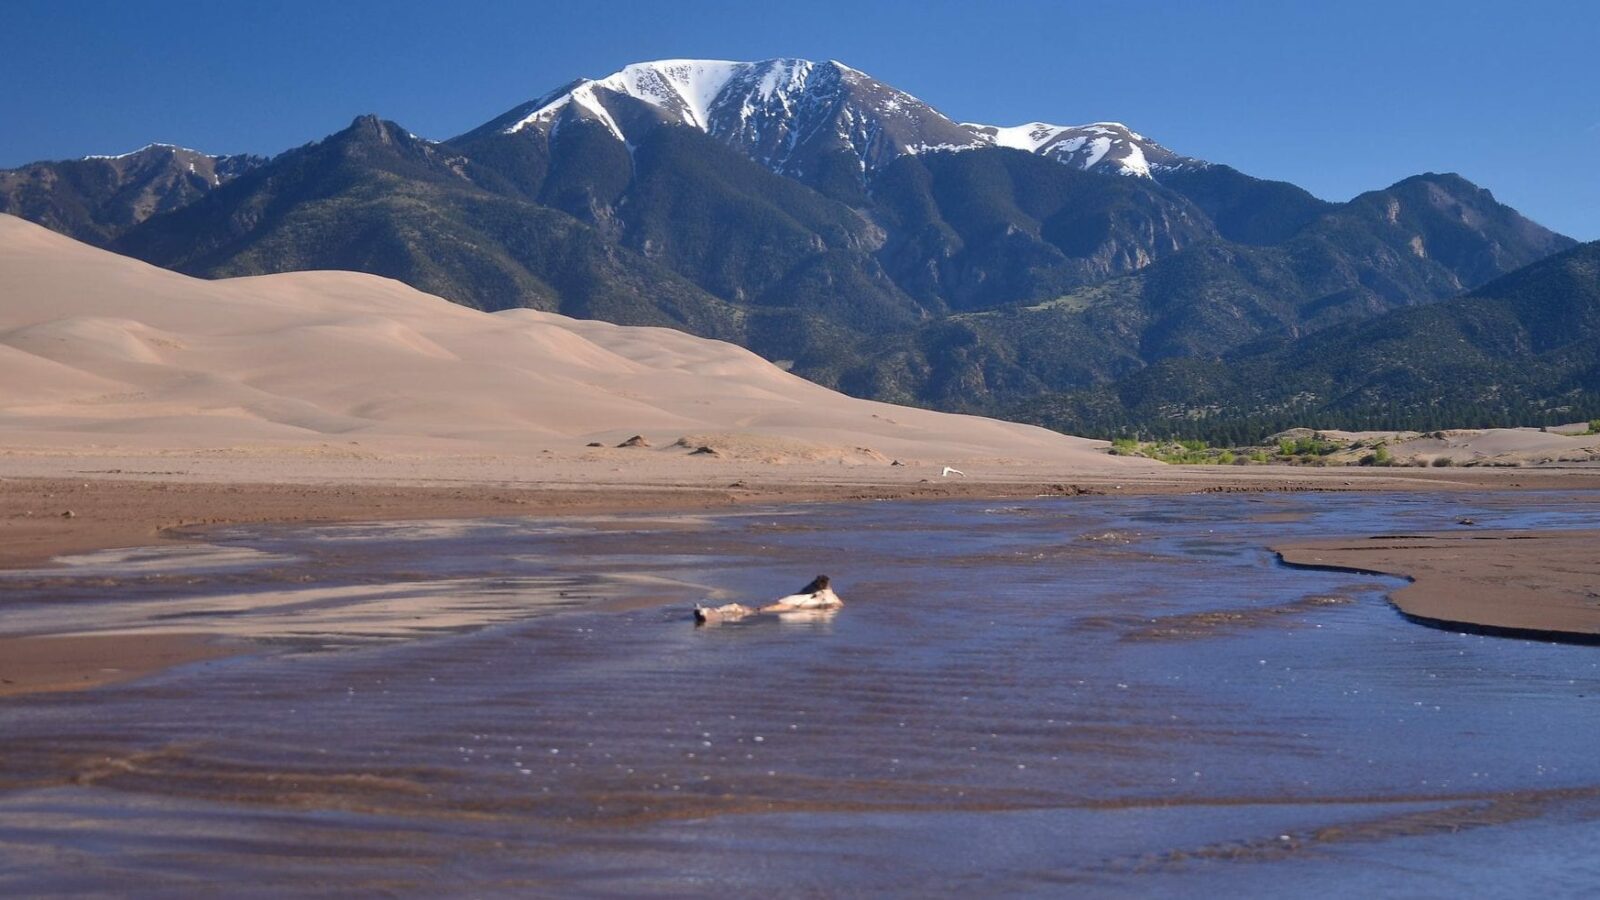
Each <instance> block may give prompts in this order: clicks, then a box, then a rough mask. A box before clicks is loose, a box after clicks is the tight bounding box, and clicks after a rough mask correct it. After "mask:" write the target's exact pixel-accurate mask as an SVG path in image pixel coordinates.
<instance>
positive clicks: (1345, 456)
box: [1315, 422, 1600, 466]
mask: <svg viewBox="0 0 1600 900" xmlns="http://www.w3.org/2000/svg"><path fill="white" fill-rule="evenodd" d="M1587 432H1588V423H1587V422H1585V423H1581V424H1577V423H1575V424H1572V425H1567V426H1563V427H1560V428H1550V429H1540V428H1455V429H1449V430H1445V431H1433V432H1428V433H1426V434H1423V433H1421V432H1416V431H1334V430H1323V431H1318V432H1315V434H1316V435H1317V436H1319V437H1322V438H1326V439H1329V440H1334V441H1340V442H1352V447H1351V448H1350V449H1349V450H1346V451H1340V452H1339V453H1336V454H1334V455H1333V457H1332V458H1333V459H1334V460H1335V461H1337V462H1340V463H1346V464H1348V463H1354V462H1356V461H1358V460H1359V459H1360V458H1361V457H1363V456H1366V455H1367V454H1369V453H1371V452H1372V448H1374V447H1377V446H1379V445H1380V444H1381V445H1382V446H1384V447H1386V448H1388V450H1389V453H1390V455H1391V456H1392V457H1393V459H1394V460H1395V462H1396V463H1399V464H1401V465H1430V464H1435V463H1444V462H1448V463H1450V464H1451V465H1474V466H1525V465H1544V464H1551V463H1586V462H1593V461H1595V460H1597V459H1600V435H1594V434H1588V433H1587Z"/></svg>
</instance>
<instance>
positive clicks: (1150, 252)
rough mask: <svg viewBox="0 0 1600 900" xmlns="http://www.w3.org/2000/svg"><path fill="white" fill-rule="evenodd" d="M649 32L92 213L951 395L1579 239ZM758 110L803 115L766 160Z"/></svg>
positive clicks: (1122, 368) (1439, 191) (897, 392)
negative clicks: (443, 133)
mask: <svg viewBox="0 0 1600 900" xmlns="http://www.w3.org/2000/svg"><path fill="white" fill-rule="evenodd" d="M670 62H672V63H673V66H669V68H671V69H673V71H666V72H665V75H663V74H662V70H660V69H659V64H638V65H637V66H635V67H630V69H632V74H630V75H629V79H631V80H627V79H625V80H624V81H622V82H614V83H613V84H612V86H610V87H608V86H606V85H605V84H602V83H601V82H602V81H604V80H603V79H602V80H579V81H577V82H573V83H572V84H570V85H568V86H566V87H565V88H563V89H559V90H558V91H556V92H552V93H550V94H547V95H545V96H544V97H541V98H539V99H538V100H535V101H530V103H528V104H522V105H521V106H519V107H516V108H513V109H512V110H511V111H509V112H507V113H505V114H503V115H502V116H500V117H497V118H496V119H493V120H490V121H489V122H487V123H485V125H483V126H480V127H479V128H476V129H473V130H471V131H469V132H466V133H464V134H463V135H460V136H458V137H457V138H454V139H451V140H449V141H430V140H426V139H422V138H419V137H417V136H416V135H414V134H412V133H411V132H409V131H408V130H406V129H405V128H403V127H401V126H399V125H398V124H395V123H392V122H388V121H385V120H382V119H380V118H378V117H377V116H371V115H369V116H362V117H359V118H357V119H356V120H355V121H354V122H352V123H351V126H350V127H348V128H346V129H344V130H342V131H340V132H337V133H335V134H333V135H329V136H327V137H326V138H323V139H321V140H318V141H313V142H311V143H308V144H306V145H304V146H302V147H298V148H295V149H293V150H290V151H286V152H285V153H283V154H280V155H279V156H277V157H275V158H273V159H272V160H270V161H267V162H264V163H261V164H259V165H255V166H253V167H251V168H250V169H249V170H248V171H244V172H242V173H240V174H238V175H237V176H234V177H231V178H229V179H227V180H226V181H223V180H222V179H220V178H219V179H214V182H215V183H210V184H208V185H207V186H206V188H205V191H204V192H203V193H201V194H199V195H198V196H187V197H186V198H185V199H184V202H182V203H175V204H174V205H175V206H176V208H171V209H165V210H161V211H159V214H155V215H150V216H147V217H146V218H144V219H142V220H141V221H138V222H136V223H133V224H131V225H125V224H118V223H116V222H111V221H106V222H102V223H98V224H99V227H102V228H103V229H104V233H105V234H107V235H109V239H108V240H107V241H105V242H106V243H108V244H109V245H110V246H112V247H113V248H114V249H116V250H118V251H119V252H124V253H128V254H130V255H134V256H137V257H138V258H141V259H144V260H146V261H149V262H153V263H156V264H158V265H162V266H166V267H169V268H175V269H177V270H179V271H183V272H186V273H189V274H195V275H202V276H208V277H219V276H231V275H248V274H266V273H271V272H281V271H293V270H298V269H328V268H334V269H352V270H357V271H366V272H372V273H374V274H380V275H385V276H388V277H393V278H397V279H400V280H402V281H405V282H406V283H408V284H412V285H413V286H416V287H418V288H420V289H422V290H425V291H428V292H430V293H435V294H438V295H441V296H445V297H447V298H449V299H451V300H454V301H456V302H458V303H461V304H463V305H467V306H472V307H475V308H479V309H505V308H512V307H530V308H534V309H541V310H549V311H556V312H561V313H564V314H568V315H575V316H581V317H589V318H600V319H605V320H608V321H613V322H618V323H621V324H638V325H666V326H671V327H675V328H680V329H683V330H686V331H689V332H692V333H694V334H697V335H701V336H706V337H713V338H718V339H723V340H731V341H734V342H737V343H740V344H742V345H744V346H746V347H748V348H750V349H753V350H755V351H757V352H758V353H760V354H762V355H764V356H766V357H767V358H769V359H773V360H780V361H783V362H784V363H785V364H786V365H789V366H792V368H793V370H794V371H795V372H797V373H798V374H802V375H804V376H806V377H808V378H811V379H813V380H815V381H818V382H819V383H822V384H824V385H827V386H831V387H838V388H842V389H845V390H847V391H849V392H851V393H855V394H858V395H861V396H867V397H872V398H876V399H885V400H890V401H893V402H900V403H917V404H923V405H930V406H936V407H939V408H945V409H957V410H963V411H988V410H997V409H1014V408H1020V407H1019V404H1022V405H1026V404H1027V403H1028V402H1030V401H1031V400H1034V399H1036V398H1044V400H1043V401H1042V402H1048V401H1049V398H1052V397H1058V396H1062V395H1072V394H1074V392H1084V391H1090V392H1094V391H1101V390H1104V389H1106V388H1107V386H1109V385H1116V384H1122V383H1127V379H1129V378H1131V377H1134V376H1136V375H1137V374H1138V373H1139V372H1141V371H1142V370H1144V369H1147V368H1150V367H1156V366H1166V367H1167V369H1172V368H1173V367H1176V366H1180V364H1187V363H1184V362H1183V361H1186V360H1187V361H1194V362H1193V364H1196V365H1198V364H1200V363H1202V362H1204V361H1205V360H1212V359H1222V358H1224V357H1228V358H1232V357H1233V356H1236V355H1238V354H1241V353H1247V352H1249V348H1251V347H1253V346H1255V345H1257V344H1262V343H1266V344H1271V343H1273V342H1279V341H1293V340H1296V339H1299V338H1301V337H1303V336H1305V335H1307V334H1310V333H1314V332H1316V331H1319V330H1321V329H1324V328H1327V327H1330V326H1335V325H1342V324H1345V323H1349V322H1355V321H1360V320H1363V319H1367V318H1371V317H1374V316H1379V315H1383V314H1385V313H1388V312H1391V311H1393V310H1396V309H1400V308H1405V307H1411V306H1418V305H1426V304H1431V303H1437V302H1440V301H1443V300H1448V299H1450V298H1452V297H1455V296H1457V295H1459V294H1461V293H1462V292H1464V291H1467V290H1471V289H1473V288H1476V287H1478V286H1480V285H1482V284H1483V283H1485V282H1487V281H1489V280H1491V279H1493V278H1495V277H1498V276H1500V275H1503V274H1505V273H1506V272H1509V271H1512V270H1514V269H1516V268H1519V267H1521V266H1524V265H1527V264H1529V263H1531V262H1534V261H1536V260H1538V259H1541V258H1543V257H1545V256H1548V255H1549V254H1551V253H1553V252H1557V251H1559V250H1561V249H1564V248H1565V247H1567V246H1570V245H1572V244H1573V242H1572V241H1571V240H1570V239H1569V238H1565V237H1563V236H1561V235H1557V234H1555V233H1553V232H1550V231H1548V230H1547V229H1544V228H1542V227H1540V226H1538V225H1537V224H1536V223H1533V222H1531V221H1529V220H1527V219H1526V218H1525V217H1522V216H1521V215H1520V214H1518V213H1517V212H1516V211H1515V210H1512V209H1510V208H1509V207H1506V206H1504V205H1503V204H1500V203H1498V201H1496V200H1495V199H1494V197H1493V195H1492V194H1490V193H1489V192H1488V191H1486V190H1483V189H1481V188H1479V187H1478V186H1476V185H1473V184H1471V183H1470V182H1468V181H1466V180H1465V179H1462V178H1460V177H1459V176H1454V175H1449V174H1444V175H1440V174H1436V173H1425V174H1423V175H1418V176H1412V177H1411V178H1407V179H1403V180H1401V181H1399V182H1396V183H1395V184H1394V185H1391V186H1389V187H1388V188H1384V189H1380V190H1377V191H1369V192H1366V193H1364V194H1362V195H1359V196H1358V197H1356V198H1353V199H1352V200H1350V201H1347V202H1345V203H1332V202H1328V201H1324V200H1320V199H1318V198H1316V197H1314V196H1312V195H1311V194H1310V193H1308V192H1306V191H1304V190H1303V189H1301V188H1299V187H1296V186H1295V185H1292V184H1289V183H1286V182H1272V181H1265V180H1262V179H1257V178H1253V177H1251V176H1249V175H1246V174H1244V173H1241V172H1238V171H1237V170H1235V169H1232V168H1230V167H1228V166H1226V165H1220V164H1214V163H1205V162H1201V161H1198V160H1191V159H1189V158H1187V157H1181V156H1178V155H1177V154H1175V153H1173V152H1172V151H1169V150H1166V148H1164V147H1160V145H1158V144H1155V143H1154V142H1152V141H1149V140H1148V139H1147V138H1145V137H1144V136H1143V135H1140V134H1138V133H1137V132H1133V131H1131V130H1130V129H1127V128H1126V127H1125V126H1120V125H1117V124H1116V123H1098V124H1095V125H1091V126H1082V127H1078V128H1076V129H1073V128H1068V127H1064V126H1052V125H1045V124H1042V123H1031V124H1029V125H1024V126H1017V127H1015V128H1010V129H1000V128H990V127H989V126H972V125H960V124H958V123H954V122H952V121H950V120H948V119H946V118H944V117H943V116H942V115H940V114H938V113H937V111H934V110H932V108H931V107H927V106H926V104H921V102H920V101H916V100H915V98H914V97H911V95H909V94H905V93H904V92H901V91H898V90H896V89H893V88H890V87H889V86H887V85H883V84H882V83H881V82H876V81H874V80H872V79H871V78H870V76H866V75H865V74H864V73H860V72H857V71H856V70H854V69H850V68H849V67H847V66H843V65H842V64H836V63H828V64H822V65H820V67H819V64H812V63H808V62H806V61H803V60H774V61H766V62H765V63H732V62H728V63H716V66H718V67H721V68H717V69H716V70H715V71H709V72H708V71H703V70H700V69H695V68H694V67H695V66H697V65H701V64H702V63H703V62H704V61H683V60H679V61H670ZM674 67H675V68H674ZM624 71H625V72H626V71H628V70H624ZM651 79H653V80H651ZM673 79H676V80H675V81H674V80H673ZM808 84H809V85H810V86H811V87H812V88H815V90H814V91H811V92H810V93H809V94H807V97H808V98H809V99H806V98H802V97H799V95H794V94H786V93H785V92H784V91H785V90H786V89H788V88H795V89H797V90H798V89H802V88H806V87H807V85H808ZM797 86H798V87H797ZM585 88H587V90H588V94H587V95H584V96H579V94H580V93H582V91H583V90H584V89H585ZM635 94H638V95H639V96H635ZM585 97H587V99H585ZM752 97H753V98H755V99H754V101H752V100H751V98H752ZM802 100H805V103H802V102H801V101H802ZM755 101H760V102H755ZM913 101H914V103H913ZM590 107H593V108H590ZM868 112H871V113H873V115H874V116H877V115H879V114H883V115H885V116H887V118H883V119H882V121H881V122H879V124H878V125H870V124H869V119H870V120H871V121H879V120H877V119H872V118H871V117H870V116H866V113H868ZM791 113H793V114H792V115H791ZM891 113H892V114H893V115H890V114H891ZM785 117H787V118H785ZM897 117H898V118H897ZM935 117H936V118H935ZM773 122H778V123H779V124H782V125H783V127H784V128H789V127H791V126H793V128H792V129H791V130H793V131H794V132H795V140H794V141H793V142H790V143H789V144H787V145H785V149H784V150H783V152H784V154H785V155H782V156H781V159H780V157H779V156H774V155H772V154H770V153H767V151H766V150H764V149H763V148H768V149H770V148H771V147H776V146H778V145H777V144H772V143H771V141H772V140H773V139H775V138H774V136H775V135H776V136H777V137H783V135H784V134H785V133H786V132H784V131H783V129H782V128H779V127H778V125H774V124H772V123H773ZM883 122H896V123H898V126H897V128H887V127H886V126H884V127H880V126H882V125H883ZM751 123H758V124H759V125H760V127H755V126H752V125H751ZM761 123H765V124H761ZM797 123H798V124H797ZM747 126H748V127H747ZM802 126H804V127H802ZM858 126H859V127H858ZM984 128H988V129H989V133H987V134H979V133H977V132H976V131H974V130H972V129H984ZM807 129H809V130H807ZM852 129H854V130H852ZM919 129H920V130H919ZM949 129H955V130H956V131H955V132H951V131H949ZM801 132H803V134H802V133H801ZM957 132H958V133H957ZM619 133H620V134H621V135H622V136H623V140H619V139H618V134H619ZM805 135H810V136H811V139H809V143H808V142H807V141H806V140H801V138H802V137H805ZM930 135H931V136H934V137H937V136H939V135H945V136H950V135H954V136H955V137H956V138H959V140H960V141H966V142H967V143H965V144H962V145H961V146H960V147H955V146H945V144H950V143H951V142H950V141H943V143H941V144H939V145H933V144H930V143H929V140H931V138H930ZM785 140H787V139H785ZM941 141H942V138H941ZM1119 141H1121V144H1119V143H1118V142H1119ZM763 142H766V143H763ZM919 142H920V143H919ZM780 143H782V142H780ZM1006 144H1011V145H1016V146H1005V145H1006ZM911 148H916V149H915V152H912V149H911ZM874 154H876V155H874ZM775 161H777V163H778V167H777V169H775V168H774V162H775ZM1063 163H1065V164H1063ZM1130 167H1134V168H1140V169H1142V171H1139V172H1133V173H1131V174H1130V173H1129V171H1128V170H1129V168H1130ZM778 169H786V170H788V172H789V173H788V174H785V173H784V172H782V171H778ZM91 218H92V216H91ZM1099 396H1101V401H1097V402H1110V401H1106V400H1105V397H1106V396H1110V395H1104V394H1102V395H1099ZM1119 402H1120V401H1119ZM1058 407H1060V408H1066V407H1065V406H1060V404H1058ZM1073 408H1079V407H1073ZM1026 414H1028V415H1033V413H1031V412H1030V413H1026ZM1095 415H1099V413H1095ZM1066 425H1067V427H1068V428H1069V430H1070V428H1071V427H1074V426H1073V424H1072V423H1071V422H1067V423H1066Z"/></svg>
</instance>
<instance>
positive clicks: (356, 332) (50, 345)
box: [0, 215, 1141, 469]
mask: <svg viewBox="0 0 1600 900" xmlns="http://www.w3.org/2000/svg"><path fill="white" fill-rule="evenodd" d="M0 384H3V388H0V445H11V446H34V447H37V446H62V447H70V446H72V445H73V444H74V443H75V442H76V441H79V440H87V439H92V440H94V441H95V442H98V443H100V444H101V445H104V444H106V443H112V444H115V445H117V446H123V445H126V446H131V447H137V448H143V449H151V448H161V447H177V448H185V449H194V448H204V447H230V448H237V447H241V446H261V447H272V446H284V445H304V444H316V443H318V442H330V441H331V442H336V443H338V444H341V445H348V444H350V443H351V442H359V444H361V445H362V446H364V447H371V448H373V449H375V450H378V451H381V452H411V451H414V452H418V453H440V452H488V453H498V454H505V453H514V454H524V455H526V454H532V453H537V452H539V451H540V450H541V449H551V448H555V449H567V450H570V449H572V448H582V447H583V446H584V445H585V444H587V443H589V442H591V441H599V442H601V443H603V444H605V445H606V446H607V447H610V446H611V445H613V444H615V443H616V442H618V441H620V440H622V439H623V438H626V437H628V436H630V435H633V434H643V435H645V436H646V437H647V438H648V439H649V440H650V442H651V444H652V445H653V446H654V447H655V448H656V449H654V450H644V451H616V452H617V454H619V456H621V455H624V454H628V453H632V454H633V455H634V457H638V456H639V455H640V454H654V455H656V456H667V455H671V456H679V457H684V456H687V455H688V454H689V453H690V452H691V451H692V450H693V449H695V448H696V447H698V446H703V445H707V444H709V445H711V446H713V448H714V449H716V451H717V453H716V454H702V455H703V456H704V455H727V456H733V457H738V458H746V459H759V460H760V461H762V462H766V463H783V462H785V461H788V460H791V459H793V460H798V461H828V462H832V463H835V464H837V463H844V464H857V465H872V466H883V465H888V463H887V460H891V459H903V460H907V461H911V460H919V461H939V462H952V463H955V462H961V461H972V460H984V461H988V462H992V463H997V464H998V463H1002V462H1007V461H1013V462H1018V463H1028V464H1033V465H1038V464H1041V463H1043V464H1048V465H1052V466H1053V465H1062V466H1086V467H1093V468H1099V469H1105V468H1110V467H1115V466H1118V465H1132V466H1134V467H1141V464H1139V463H1125V462H1122V461H1118V460H1116V459H1113V458H1109V457H1106V456H1104V455H1103V454H1102V453H1100V452H1099V449H1098V448H1099V447H1101V446H1102V445H1101V444H1100V443H1099V442H1094V441H1087V440H1083V439H1078V438H1072V437H1065V436H1062V435H1058V434H1055V433H1053V432H1049V431H1046V430H1043V429H1039V428H1033V427H1029V426H1024V425H1017V424H1012V423H1004V422H998V421H995V420H991V419H983V418H978V417H972V416H956V415H948V414H942V413H934V412H929V411H925V410H917V409H909V408H904V407H897V406H891V405H887V404H881V403H872V402H867V401H862V400H855V399H851V398H847V397H844V396H842V395H840V394H837V393H835V392H833V391H829V390H826V389H824V388H822V387H819V386H817V385H815V384H812V383H810V382H807V381H804V380H803V379H800V378H798V377H796V376H793V375H790V374H788V373H786V372H784V371H782V370H780V369H778V368H777V367H775V366H773V365H771V364H769V363H767V362H766V361H764V360H762V359H761V358H759V357H757V356H755V355H754V354H752V353H750V352H748V351H746V350H743V349H741V348H739V347H736V346H733V345H731V344H725V343H720V342H716V341H708V340H704V339H701V338H696V337H692V336H690V335H687V334H683V333H680V332H676V331H672V330H669V329H661V328H636V327H621V326H616V325H610V324H606V323H602V322H590V321H579V320H574V319H569V318H566V317H563V316H558V315H553V314H549V313H541V312H535V311H532V310H515V311H510V312H503V313H497V314H487V313H481V312H477V311H475V310H470V309H466V308H464V307H461V306H457V305H454V304H451V303H449V302H447V301H445V300H443V299H440V298H438V297H434V296H431V295H428V294H423V293H421V292H419V291H416V290H413V289H411V288H408V287H406V286H405V285H403V284H400V283H399V282H396V281H391V280H388V279H384V278H378V277H375V276H370V275H361V274H355V273H348V272H302V273H292V274H284V275H269V276H261V277H253V278H235V279H228V280H223V281H204V280H200V279H195V278H189V277H186V276H183V275H179V274H176V273H173V272H169V271H166V270H162V269H157V268H154V267H151V266H148V265H145V264H143V263H140V262H136V261H134V260H131V259H127V258H125V257H120V256H116V255H114V254H111V253H107V252H104V251H101V250H97V249H94V248H91V247H88V246H86V245H83V244H80V243H77V242H75V241H72V240H70V239H68V238H65V237H62V236H60V235H57V234H55V233H53V232H50V231H47V230H45V229H43V228H40V227H38V226H35V225H32V224H30V223H27V222H24V221H22V220H20V219H17V218H14V217H11V216H3V215H0ZM680 438H685V440H683V441H682V442H681V443H680V440H679V439H680Z"/></svg>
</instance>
